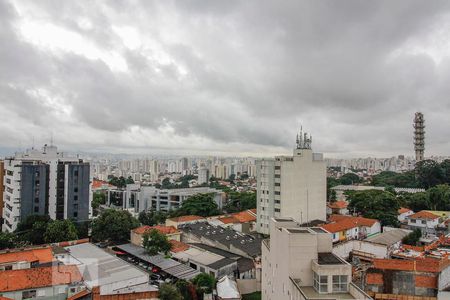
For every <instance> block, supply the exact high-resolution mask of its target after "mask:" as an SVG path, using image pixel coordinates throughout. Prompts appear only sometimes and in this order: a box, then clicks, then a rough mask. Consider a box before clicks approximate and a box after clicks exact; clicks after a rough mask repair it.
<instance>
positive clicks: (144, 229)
mask: <svg viewBox="0 0 450 300" xmlns="http://www.w3.org/2000/svg"><path fill="white" fill-rule="evenodd" d="M151 230H158V231H159V232H160V233H162V234H174V233H177V232H179V231H178V230H177V229H176V228H175V227H173V226H163V225H156V226H147V225H144V226H141V227H138V228H135V229H133V232H134V233H136V234H144V233H146V232H150V231H151Z"/></svg>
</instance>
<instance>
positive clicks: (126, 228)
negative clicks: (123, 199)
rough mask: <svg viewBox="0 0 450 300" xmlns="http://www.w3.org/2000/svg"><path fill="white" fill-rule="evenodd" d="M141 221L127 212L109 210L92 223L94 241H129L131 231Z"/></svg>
mask: <svg viewBox="0 0 450 300" xmlns="http://www.w3.org/2000/svg"><path fill="white" fill-rule="evenodd" d="M138 226H139V221H138V220H137V219H136V218H134V217H133V216H132V215H131V214H130V213H129V212H128V211H126V210H115V209H107V210H105V211H103V212H102V214H101V215H100V216H99V217H98V218H97V219H95V220H94V221H93V222H92V239H93V240H95V241H112V242H123V241H128V240H129V237H130V230H131V229H134V228H136V227H138Z"/></svg>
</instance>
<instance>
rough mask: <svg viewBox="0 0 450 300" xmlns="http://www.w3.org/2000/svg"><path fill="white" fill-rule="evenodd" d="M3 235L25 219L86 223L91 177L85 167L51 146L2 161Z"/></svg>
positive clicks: (88, 169)
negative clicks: (44, 217) (35, 217)
mask: <svg viewBox="0 0 450 300" xmlns="http://www.w3.org/2000/svg"><path fill="white" fill-rule="evenodd" d="M4 172H5V176H4V184H5V192H4V194H3V202H4V210H3V218H4V223H3V226H2V230H3V231H8V232H12V231H14V230H15V229H16V228H17V224H18V223H19V222H20V221H21V220H24V219H25V218H26V217H27V216H30V215H33V214H38V215H48V216H49V217H50V218H51V219H72V220H74V221H75V222H82V221H87V220H89V216H90V214H91V205H90V203H91V200H92V194H91V177H90V166H89V163H86V162H83V160H81V159H78V158H71V157H65V156H64V155H63V153H59V152H58V151H57V148H56V147H55V146H47V145H45V146H44V147H43V149H42V151H38V150H36V149H29V150H27V151H26V152H24V153H16V155H15V156H13V157H9V158H6V159H5V161H4Z"/></svg>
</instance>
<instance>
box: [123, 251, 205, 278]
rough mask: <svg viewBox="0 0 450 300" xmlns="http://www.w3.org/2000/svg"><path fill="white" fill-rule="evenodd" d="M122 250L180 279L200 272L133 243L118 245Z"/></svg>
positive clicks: (191, 276)
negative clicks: (151, 253)
mask: <svg viewBox="0 0 450 300" xmlns="http://www.w3.org/2000/svg"><path fill="white" fill-rule="evenodd" d="M117 248H118V249H120V250H121V251H124V252H127V253H129V254H131V255H133V256H135V257H137V258H139V259H141V260H143V261H145V262H148V263H150V264H152V265H154V266H157V267H158V268H160V269H161V270H162V271H163V272H166V273H167V274H170V275H172V276H174V277H176V278H180V279H191V278H193V277H195V276H197V275H198V274H200V272H199V271H197V270H195V269H193V268H191V267H189V266H187V265H184V264H182V263H180V262H177V261H175V260H173V259H170V258H165V257H164V256H163V255H161V254H157V255H149V254H148V253H146V252H145V249H144V248H142V247H139V246H136V245H133V244H124V245H120V246H117Z"/></svg>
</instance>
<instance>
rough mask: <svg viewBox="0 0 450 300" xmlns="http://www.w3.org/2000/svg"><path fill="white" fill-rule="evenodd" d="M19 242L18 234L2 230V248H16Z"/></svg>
mask: <svg viewBox="0 0 450 300" xmlns="http://www.w3.org/2000/svg"><path fill="white" fill-rule="evenodd" d="M16 244H17V236H16V235H15V234H13V233H9V232H1V231H0V250H3V249H8V248H15V247H16Z"/></svg>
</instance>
